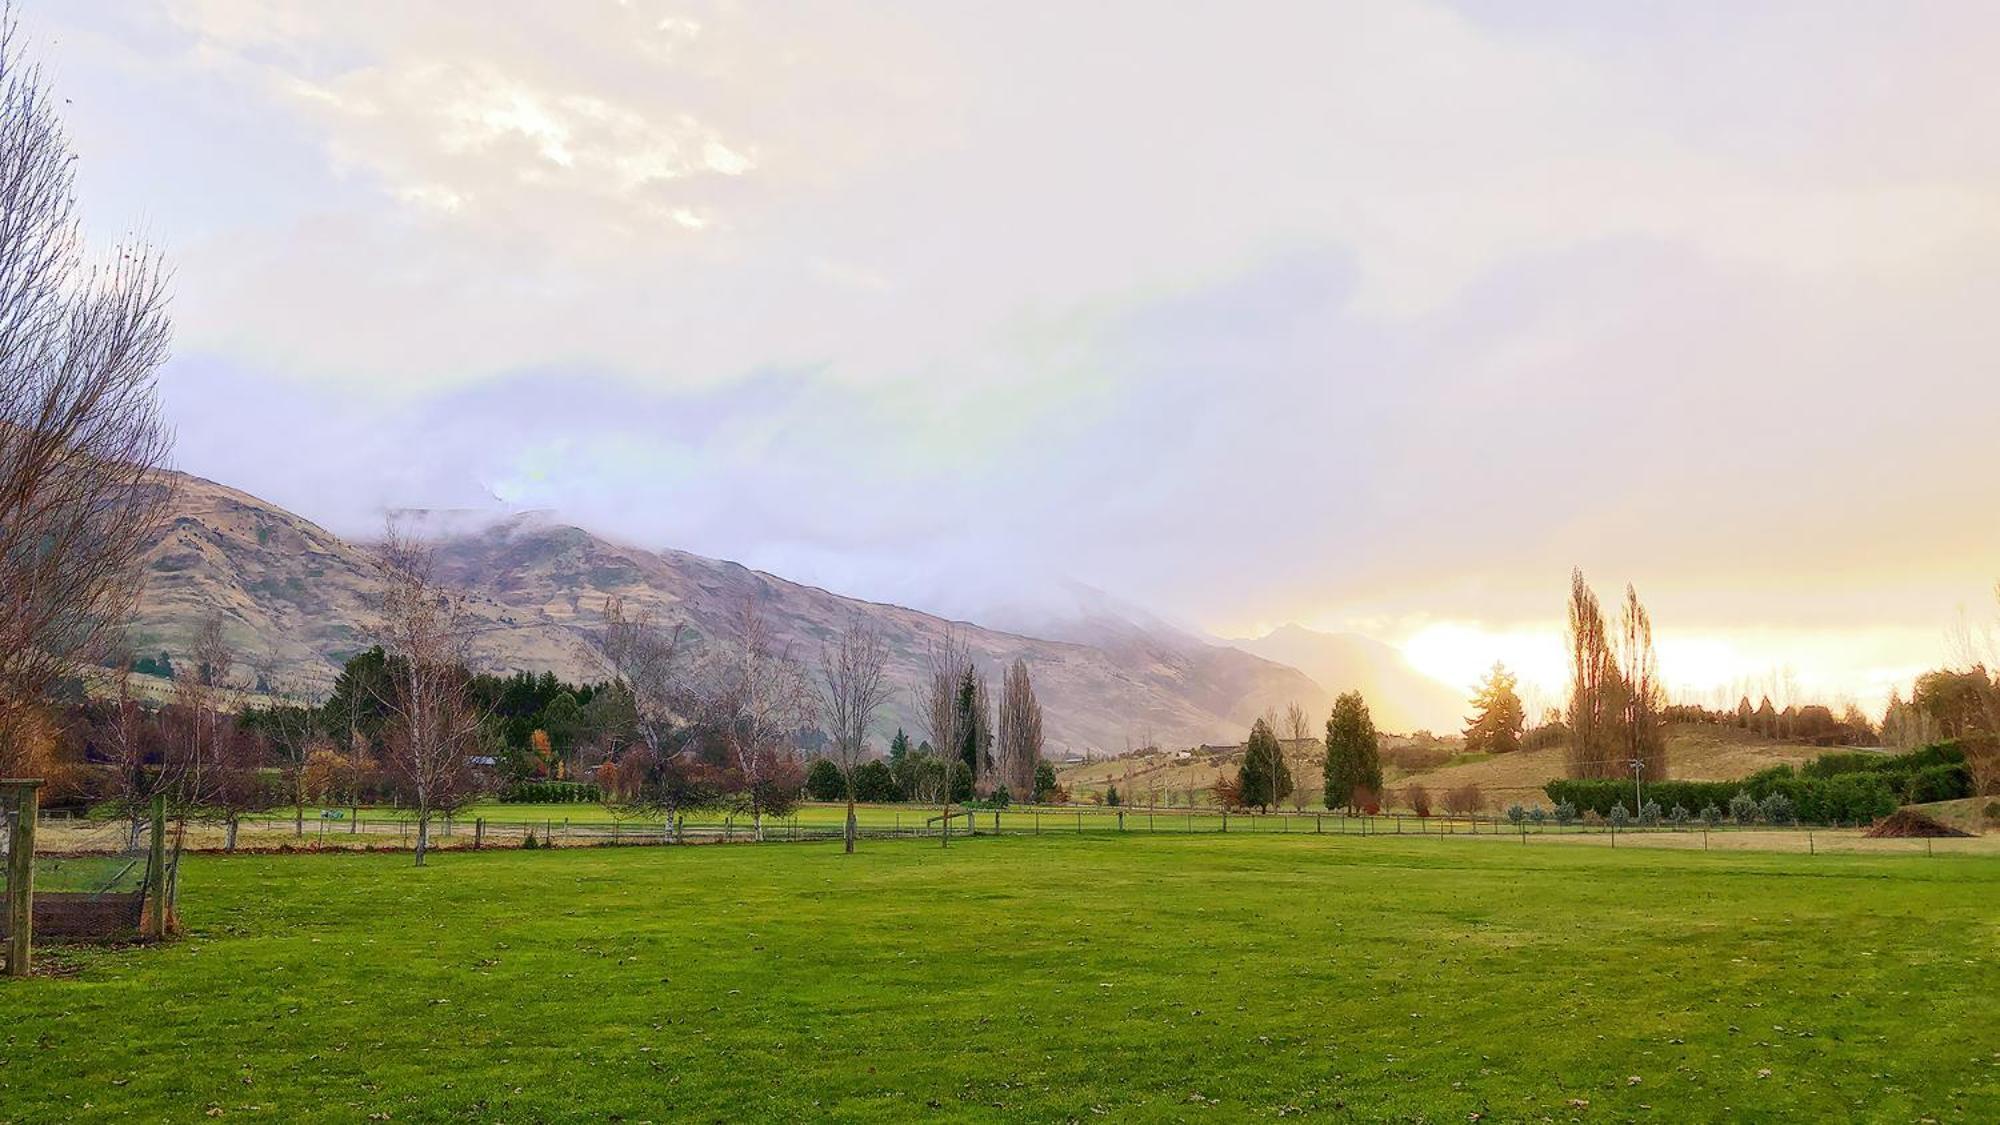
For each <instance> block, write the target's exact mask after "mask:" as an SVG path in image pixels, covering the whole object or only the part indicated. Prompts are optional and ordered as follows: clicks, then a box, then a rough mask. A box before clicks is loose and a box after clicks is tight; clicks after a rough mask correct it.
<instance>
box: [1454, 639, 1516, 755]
mask: <svg viewBox="0 0 2000 1125" xmlns="http://www.w3.org/2000/svg"><path fill="white" fill-rule="evenodd" d="M1516 682H1517V681H1516V680H1515V678H1514V674H1513V673H1512V672H1509V671H1507V666H1506V665H1505V664H1502V663H1500V662H1499V661H1497V660H1496V661H1494V662H1493V667H1492V669H1491V670H1490V671H1488V672H1487V673H1486V681H1485V683H1483V684H1481V685H1480V687H1479V693H1478V694H1477V695H1474V696H1473V697H1472V705H1473V707H1475V708H1477V709H1478V712H1479V713H1478V714H1477V715H1474V716H1473V717H1472V718H1471V719H1470V720H1468V722H1467V725H1466V728H1465V748H1466V749H1467V750H1469V751H1471V752H1473V753H1480V752H1485V753H1489V754H1511V753H1513V752H1514V751H1516V750H1519V749H1520V748H1521V727H1522V725H1523V723H1525V722H1526V719H1527V716H1526V715H1525V714H1524V713H1523V711H1522V708H1521V697H1520V695H1518V694H1516V692H1515V690H1514V686H1515V684H1516Z"/></svg>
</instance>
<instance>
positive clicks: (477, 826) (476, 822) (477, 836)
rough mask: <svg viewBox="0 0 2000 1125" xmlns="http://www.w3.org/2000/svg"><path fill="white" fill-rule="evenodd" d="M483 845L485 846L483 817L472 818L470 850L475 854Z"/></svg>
mask: <svg viewBox="0 0 2000 1125" xmlns="http://www.w3.org/2000/svg"><path fill="white" fill-rule="evenodd" d="M485 845H486V818H485V817H483V816H476V817H473V818H472V850H473V851H475V852H476V851H478V850H479V849H480V848H482V847H484V846H485Z"/></svg>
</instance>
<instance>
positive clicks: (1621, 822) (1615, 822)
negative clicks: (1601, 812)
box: [1608, 801, 1632, 828]
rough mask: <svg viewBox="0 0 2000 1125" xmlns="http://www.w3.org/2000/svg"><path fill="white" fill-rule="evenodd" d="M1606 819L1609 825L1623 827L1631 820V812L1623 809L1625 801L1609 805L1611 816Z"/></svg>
mask: <svg viewBox="0 0 2000 1125" xmlns="http://www.w3.org/2000/svg"><path fill="white" fill-rule="evenodd" d="M1608 819H1609V820H1610V821H1611V827H1613V828H1623V827H1625V825H1626V824H1628V823H1630V822H1631V820H1632V814H1631V813H1628V812H1626V811H1625V803H1624V802H1623V801H1620V802H1619V803H1618V804H1615V805H1613V806H1611V816H1610V817H1609V818H1608Z"/></svg>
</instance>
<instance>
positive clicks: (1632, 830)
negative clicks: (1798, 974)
mask: <svg viewBox="0 0 2000 1125" xmlns="http://www.w3.org/2000/svg"><path fill="white" fill-rule="evenodd" d="M910 811H911V812H912V813H913V814H917V813H920V812H921V811H924V810H910ZM937 819H938V818H937V816H935V815H931V816H929V817H928V819H926V818H925V817H924V816H922V815H911V816H908V817H904V816H902V815H900V813H899V814H898V816H897V817H896V820H895V821H894V822H893V823H892V824H873V825H870V824H862V825H859V826H857V829H856V835H857V837H858V838H861V839H874V840H884V839H919V838H922V839H937V838H938V837H939V836H940V834H941V833H942V829H941V828H940V826H938V824H937V823H936V821H937ZM951 819H952V822H953V823H952V825H951V829H950V832H951V834H952V835H953V836H958V837H961V838H962V837H966V836H979V837H989V836H1042V835H1074V836H1091V835H1097V836H1116V835H1133V834H1137V835H1179V836H1189V835H1224V834H1231V833H1234V834H1239V835H1240V834H1246V833H1247V834H1249V835H1293V834H1298V835H1321V836H1359V837H1369V836H1411V837H1429V836H1435V837H1439V838H1453V837H1461V836H1464V837H1495V838H1498V837H1505V838H1514V837H1518V838H1519V840H1520V842H1521V843H1523V844H1527V843H1529V842H1531V840H1534V839H1539V838H1543V837H1555V838H1559V839H1566V838H1578V837H1586V838H1597V839H1602V840H1603V842H1604V843H1605V844H1606V845H1607V846H1610V847H1617V846H1618V837H1620V836H1626V837H1632V836H1640V837H1643V838H1649V839H1651V840H1653V841H1654V842H1655V843H1657V842H1658V841H1659V839H1660V838H1671V839H1673V840H1674V841H1676V842H1677V843H1681V844H1682V846H1685V847H1689V848H1692V847H1694V846H1695V844H1694V841H1695V840H1696V839H1697V838H1699V840H1700V846H1701V847H1702V848H1704V849H1705V848H1707V847H1708V845H1709V841H1710V837H1711V836H1714V837H1719V838H1721V839H1722V840H1723V841H1725V842H1727V841H1728V839H1729V838H1730V837H1731V836H1735V835H1742V834H1749V833H1757V834H1762V835H1764V836H1766V837H1769V836H1772V835H1777V836H1779V837H1780V838H1781V839H1783V840H1785V841H1786V842H1788V843H1791V844H1793V845H1795V846H1796V847H1797V850H1801V851H1805V852H1807V853H1808V854H1814V853H1816V852H1817V851H1819V850H1822V843H1823V841H1822V840H1820V839H1819V838H1818V836H1817V835H1816V834H1823V833H1825V832H1826V831H1827V830H1828V828H1829V827H1832V826H1821V825H1764V824H1747V825H1746V824H1735V823H1724V824H1719V825H1708V824H1705V823H1702V822H1699V821H1697V822H1690V823H1683V824H1670V823H1662V824H1655V825H1639V824H1630V825H1623V826H1619V825H1611V824H1588V823H1583V822H1572V823H1569V824H1562V823H1558V822H1556V821H1553V820H1549V821H1544V822H1542V823H1539V824H1537V823H1534V822H1532V821H1523V822H1519V823H1516V822H1512V821H1510V820H1508V819H1506V818H1504V817H1499V816H1450V815H1439V816H1430V817H1419V816H1415V815H1413V814H1397V813H1382V814H1376V815H1372V816H1371V815H1366V814H1362V815H1355V816H1348V815H1346V814H1345V813H1339V812H1330V813H1303V814H1298V813H1268V814H1242V813H1226V812H1219V811H1213V810H1188V809H1171V810H1170V809H1158V808H1147V807H1137V808H1132V807H1126V808H1091V809H1083V808H1075V807H1062V806H1044V807H1029V808H1015V809H1007V810H995V809H982V810H965V811H958V812H954V813H953V814H952V818H951ZM53 823H55V824H60V823H61V822H60V821H55V822H53ZM299 826H300V822H299V821H298V819H297V818H295V817H281V816H275V815H270V816H255V817H245V818H242V820H241V821H240V827H241V828H242V829H243V830H245V831H247V832H262V833H264V834H265V837H264V838H263V839H257V838H250V839H246V840H245V841H244V848H245V850H258V849H259V848H266V849H267V848H269V847H271V846H274V845H275V846H288V845H292V844H294V843H295V842H300V841H303V842H304V843H306V844H307V845H309V846H332V847H345V846H353V845H358V844H362V841H361V840H360V839H358V837H366V838H367V843H366V845H365V846H370V847H379V846H383V845H384V844H385V843H386V845H387V846H389V847H413V846H414V845H415V842H416V839H415V837H416V822H415V821H414V820H412V819H410V818H408V817H407V816H402V815H384V816H382V817H380V818H379V819H373V820H371V819H369V817H368V815H367V814H366V812H362V813H359V814H357V815H353V816H348V817H342V818H340V819H330V818H320V819H315V820H309V821H305V822H304V826H303V827H304V831H303V833H300V832H299V831H298V830H297V829H298V828H299ZM843 834H844V830H843V828H842V826H841V825H840V824H838V823H828V824H807V823H802V822H801V821H800V820H799V819H798V818H796V817H788V818H777V817H769V818H766V820H765V823H764V830H763V836H762V839H761V840H759V838H758V835H757V830H756V828H755V826H754V824H753V823H751V822H750V821H746V820H743V819H740V818H738V817H734V816H728V817H723V818H721V819H703V820H688V819H686V818H679V819H677V820H676V821H675V822H673V823H672V824H669V823H668V822H665V821H659V820H641V819H629V820H622V821H621V820H612V821H594V820H593V821H572V820H569V819H561V818H556V817H549V816H544V817H541V818H536V819H526V818H522V819H505V818H500V817H485V816H480V817H473V818H456V817H454V818H445V817H439V818H437V819H436V820H434V821H433V822H432V827H431V836H430V838H431V843H432V846H433V847H443V848H454V849H456V848H467V847H469V848H484V847H508V848H518V847H522V846H525V845H526V844H527V842H528V840H529V839H530V838H531V837H532V838H533V839H534V840H535V844H536V846H553V847H564V846H600V845H634V846H637V845H682V844H726V843H755V842H762V843H792V842H799V843H804V842H815V841H829V840H839V839H841V838H842V836H843ZM342 836H345V837H349V838H350V839H349V840H346V841H342V840H340V839H338V837H342ZM271 837H278V838H279V839H277V840H272V839H271ZM51 843H53V841H52V842H51ZM1917 843H1918V841H1916V840H1912V841H1910V846H1912V847H1915V846H1916V845H1917ZM1642 846H1643V845H1642ZM1888 846H1893V845H1888ZM1924 847H1925V849H1926V850H1929V848H1930V845H1928V844H1925V845H1924ZM79 850H84V851H88V850H93V849H79ZM191 850H204V851H216V850H221V849H220V848H219V847H216V846H195V845H192V844H191Z"/></svg>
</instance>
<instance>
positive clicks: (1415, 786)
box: [1403, 781, 1431, 817]
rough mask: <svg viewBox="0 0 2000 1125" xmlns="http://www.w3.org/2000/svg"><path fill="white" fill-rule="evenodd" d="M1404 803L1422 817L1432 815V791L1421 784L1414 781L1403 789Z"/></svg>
mask: <svg viewBox="0 0 2000 1125" xmlns="http://www.w3.org/2000/svg"><path fill="white" fill-rule="evenodd" d="M1403 803H1404V804H1406V805H1408V806H1410V811H1411V812H1413V813H1416V814H1417V815H1418V816H1420V817H1426V816H1429V815H1431V791H1430V790H1429V789H1426V788H1424V786H1423V785H1422V783H1420V782H1415V781H1412V782H1411V783H1409V784H1408V785H1406V786H1404V787H1403Z"/></svg>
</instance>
